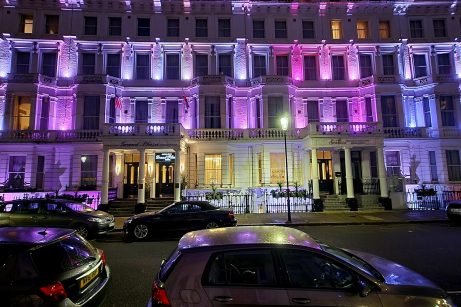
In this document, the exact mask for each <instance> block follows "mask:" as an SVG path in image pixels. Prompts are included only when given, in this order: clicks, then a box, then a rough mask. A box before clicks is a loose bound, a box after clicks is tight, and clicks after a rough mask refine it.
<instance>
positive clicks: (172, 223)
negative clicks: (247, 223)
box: [123, 201, 237, 240]
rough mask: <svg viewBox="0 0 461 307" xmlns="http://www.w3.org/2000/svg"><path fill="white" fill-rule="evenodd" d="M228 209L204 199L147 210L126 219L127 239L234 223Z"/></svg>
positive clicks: (178, 232) (173, 234)
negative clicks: (152, 210) (155, 210)
mask: <svg viewBox="0 0 461 307" xmlns="http://www.w3.org/2000/svg"><path fill="white" fill-rule="evenodd" d="M236 224H237V220H236V219H235V216H234V212H233V211H232V210H231V209H221V208H218V207H215V206H213V205H211V204H210V203H209V202H207V201H181V202H176V203H174V204H172V205H170V206H168V207H165V208H164V209H162V210H160V211H157V212H147V213H141V214H137V215H134V216H132V217H130V218H128V219H127V220H126V221H125V224H124V225H123V230H124V233H125V236H126V238H127V239H137V240H142V239H146V238H148V237H153V236H156V237H160V238H161V237H176V236H179V235H182V234H184V233H186V232H188V231H192V230H198V229H205V228H207V229H209V228H217V227H227V226H235V225H236Z"/></svg>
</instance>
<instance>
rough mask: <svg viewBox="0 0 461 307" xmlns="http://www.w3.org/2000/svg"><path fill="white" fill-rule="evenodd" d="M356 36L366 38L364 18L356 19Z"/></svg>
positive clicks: (366, 28) (366, 26)
mask: <svg viewBox="0 0 461 307" xmlns="http://www.w3.org/2000/svg"><path fill="white" fill-rule="evenodd" d="M357 38H358V39H367V38H368V22H367V21H365V20H358V21H357Z"/></svg>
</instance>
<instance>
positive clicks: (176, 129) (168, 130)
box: [103, 123, 185, 137]
mask: <svg viewBox="0 0 461 307" xmlns="http://www.w3.org/2000/svg"><path fill="white" fill-rule="evenodd" d="M182 134H185V130H184V128H182V126H181V124H152V123H143V124H120V123H117V124H105V125H104V130H103V135H104V136H146V135H148V136H168V137H172V136H177V137H179V136H181V135H182Z"/></svg>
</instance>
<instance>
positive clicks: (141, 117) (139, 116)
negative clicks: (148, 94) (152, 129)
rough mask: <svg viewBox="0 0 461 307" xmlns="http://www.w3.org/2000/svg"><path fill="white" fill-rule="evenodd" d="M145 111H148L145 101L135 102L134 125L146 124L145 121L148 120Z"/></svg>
mask: <svg viewBox="0 0 461 307" xmlns="http://www.w3.org/2000/svg"><path fill="white" fill-rule="evenodd" d="M147 109H148V102H147V100H137V101H136V113H135V122H136V123H147V119H148V112H147Z"/></svg>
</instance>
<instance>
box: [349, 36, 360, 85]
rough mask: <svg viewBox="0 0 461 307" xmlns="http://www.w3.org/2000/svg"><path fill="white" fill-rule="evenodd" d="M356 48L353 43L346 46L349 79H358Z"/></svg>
mask: <svg viewBox="0 0 461 307" xmlns="http://www.w3.org/2000/svg"><path fill="white" fill-rule="evenodd" d="M358 52H359V51H358V49H357V46H356V45H354V44H353V43H352V44H351V45H350V46H349V47H347V63H348V71H349V80H358V79H360V73H359V59H358V55H357V54H358Z"/></svg>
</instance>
